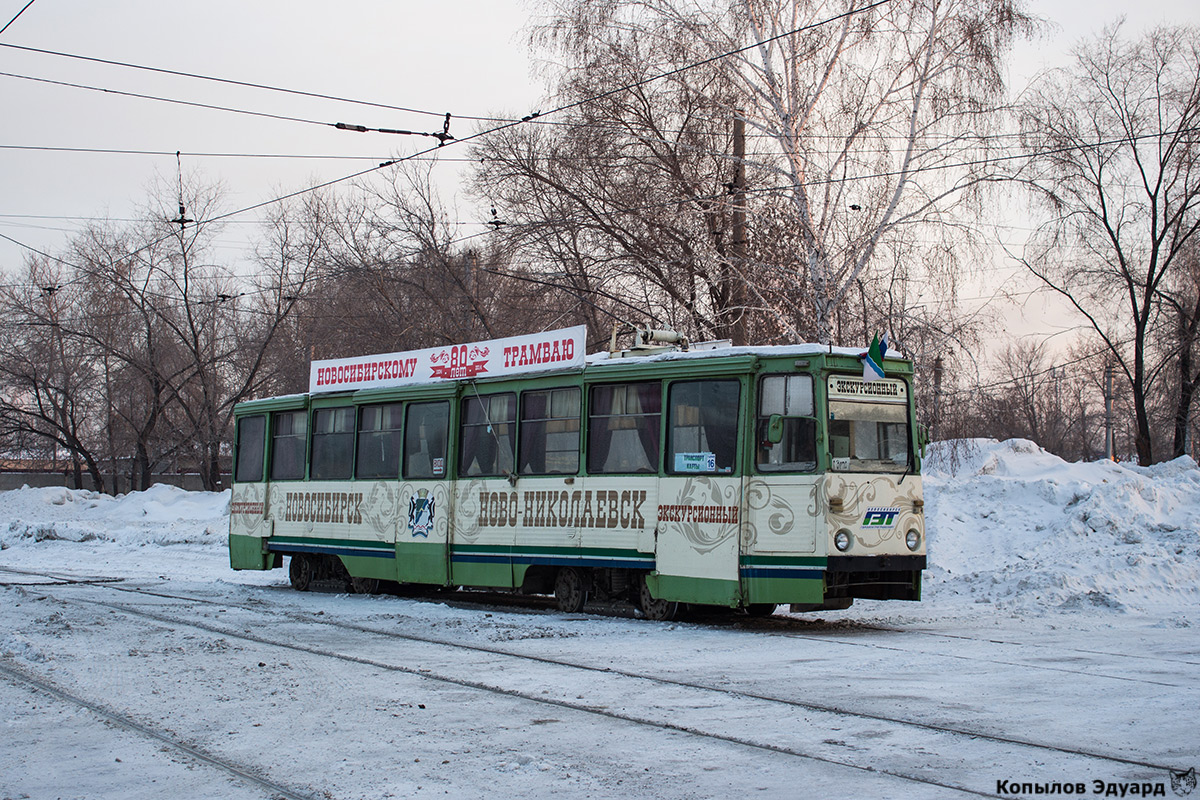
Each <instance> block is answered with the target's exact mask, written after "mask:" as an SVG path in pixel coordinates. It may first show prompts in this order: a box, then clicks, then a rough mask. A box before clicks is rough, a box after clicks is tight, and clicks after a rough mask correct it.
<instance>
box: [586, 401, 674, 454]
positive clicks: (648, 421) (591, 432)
mask: <svg viewBox="0 0 1200 800" xmlns="http://www.w3.org/2000/svg"><path fill="white" fill-rule="evenodd" d="M661 417H662V384H660V383H659V382H657V381H652V382H647V383H622V384H615V385H611V386H593V387H592V390H591V403H590V406H589V413H588V472H592V473H621V472H658V459H659V455H658V454H659V424H660V423H659V421H660V419H661Z"/></svg>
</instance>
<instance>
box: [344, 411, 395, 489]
mask: <svg viewBox="0 0 1200 800" xmlns="http://www.w3.org/2000/svg"><path fill="white" fill-rule="evenodd" d="M403 411H404V407H403V406H402V405H401V404H400V403H388V404H387V405H378V406H363V407H362V408H361V409H359V412H358V455H356V456H355V461H356V463H355V465H354V476H355V477H357V478H396V477H398V476H399V475H400V420H401V419H402V418H403Z"/></svg>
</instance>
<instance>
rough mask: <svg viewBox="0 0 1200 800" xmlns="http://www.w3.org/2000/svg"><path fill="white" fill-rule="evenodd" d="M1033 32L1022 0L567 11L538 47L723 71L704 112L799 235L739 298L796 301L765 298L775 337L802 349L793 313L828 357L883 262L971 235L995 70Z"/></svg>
mask: <svg viewBox="0 0 1200 800" xmlns="http://www.w3.org/2000/svg"><path fill="white" fill-rule="evenodd" d="M1033 24H1034V22H1033V20H1032V19H1031V18H1030V17H1029V16H1027V15H1026V14H1025V13H1024V12H1023V11H1022V10H1021V7H1020V5H1019V3H1018V2H1016V0H890V2H887V1H885V2H876V3H867V2H863V0H828V1H827V2H821V1H820V0H816V1H813V0H636V1H635V0H586V1H585V0H564V1H563V2H560V3H557V4H555V5H553V6H552V7H551V8H550V10H549V16H548V19H547V21H546V23H545V24H544V25H543V26H542V27H541V28H539V34H540V36H539V39H538V40H539V41H540V42H542V43H544V44H550V45H553V46H555V47H557V48H558V51H559V53H560V54H562V55H564V56H565V57H566V59H567V64H568V69H574V70H585V69H587V68H588V67H589V65H591V64H593V63H594V62H595V61H596V60H597V59H598V58H599V57H600V56H601V55H602V54H604V53H605V52H610V51H621V50H623V49H628V48H630V47H634V46H635V45H636V46H640V47H642V48H643V49H651V48H657V49H656V50H655V52H660V53H665V54H669V56H670V59H671V60H672V62H673V65H674V67H675V70H679V71H672V72H671V74H670V80H675V79H676V77H677V76H679V75H682V74H685V73H687V72H689V71H690V70H691V69H693V68H695V69H697V70H699V71H700V72H701V73H703V72H704V71H705V70H708V69H710V67H711V66H712V65H714V64H719V65H720V74H721V85H722V86H723V87H728V91H724V92H722V93H721V94H719V95H717V96H715V97H713V98H712V100H711V101H710V102H711V104H713V105H715V106H716V107H717V108H719V109H720V111H721V113H722V115H724V116H726V117H728V116H733V115H737V116H740V117H741V118H743V119H744V120H745V123H746V125H747V127H748V135H749V136H752V137H754V141H756V143H757V144H758V145H759V147H758V148H748V149H749V150H750V153H751V154H749V155H747V156H746V157H745V161H746V162H747V163H746V166H747V168H748V169H757V170H761V172H762V173H763V174H764V176H765V180H766V184H765V185H761V184H760V185H757V186H755V185H751V186H750V187H749V188H748V190H747V191H748V192H749V193H750V194H751V195H758V196H760V197H762V198H766V197H775V198H779V199H781V200H782V201H784V203H785V205H786V208H787V210H788V217H789V224H790V227H791V228H792V229H793V230H794V231H795V236H794V238H793V239H792V240H791V241H790V242H789V243H788V244H789V247H788V248H787V250H786V252H784V253H780V252H779V248H776V255H775V256H774V257H773V258H771V259H770V261H769V262H768V263H765V264H760V265H756V266H759V267H762V268H761V269H755V270H749V269H745V268H744V267H745V262H742V263H741V264H739V265H738V266H741V267H743V269H742V275H741V277H742V280H743V282H744V283H745V284H746V285H747V294H748V295H749V296H751V297H753V296H754V294H755V289H756V287H757V286H758V285H759V284H760V282H762V281H763V276H764V275H770V276H771V281H774V282H776V283H777V285H779V286H781V287H782V288H783V289H785V290H786V291H785V292H784V296H786V297H787V298H789V299H790V300H791V302H790V303H787V302H781V301H780V298H779V297H778V296H777V297H775V298H767V297H762V298H761V299H762V300H763V301H765V302H763V304H762V305H763V306H764V310H765V311H767V312H768V313H770V314H771V315H773V317H774V320H775V321H776V323H777V324H778V325H779V326H780V328H781V329H782V330H783V331H785V332H786V333H787V334H788V335H789V336H791V337H794V338H799V337H805V338H807V334H809V333H810V332H809V331H804V330H798V329H797V325H796V319H795V315H794V314H793V313H792V308H793V307H794V305H795V304H796V303H797V302H800V303H803V304H804V305H806V306H807V307H808V309H809V311H810V317H809V318H810V319H811V325H812V327H813V330H812V331H811V335H814V336H815V338H816V339H817V340H819V341H821V342H830V341H831V339H832V337H833V335H834V332H835V331H834V328H835V324H836V315H837V311H838V309H839V308H841V307H842V306H843V305H844V304H846V303H847V302H848V300H849V299H850V298H851V297H852V296H853V294H854V292H855V289H856V288H857V287H858V286H859V279H860V278H862V277H863V276H864V274H866V273H867V272H869V271H870V270H871V269H872V268H873V267H874V266H875V265H876V263H877V262H878V261H879V260H880V258H881V257H882V258H883V260H884V261H888V260H889V259H890V258H891V257H893V256H894V255H895V254H896V253H898V252H901V251H903V250H904V248H905V247H906V246H908V245H910V244H911V243H912V242H913V241H915V240H919V239H921V238H927V237H929V235H930V231H931V230H932V231H938V230H943V229H945V228H947V227H950V228H953V229H954V230H955V231H956V233H957V234H958V235H959V236H962V235H964V234H965V233H968V232H969V227H968V225H967V223H968V222H969V220H970V214H969V213H968V212H971V211H973V210H974V209H975V208H976V207H977V206H976V205H975V204H976V203H977V202H978V200H979V198H980V197H981V196H982V190H983V188H984V187H985V186H986V185H987V184H988V183H989V182H990V181H992V180H996V179H997V176H996V175H995V174H994V172H992V171H990V170H989V169H987V163H988V156H989V154H990V152H991V148H992V143H993V141H994V140H993V138H992V136H991V134H992V133H993V132H994V131H995V130H996V129H997V125H998V124H999V121H998V119H997V116H996V107H997V105H998V104H999V103H1000V101H1001V99H1002V91H1003V82H1002V60H1003V57H1004V55H1005V53H1006V52H1007V50H1008V48H1009V46H1010V44H1011V43H1012V41H1013V39H1014V38H1015V37H1016V36H1019V35H1022V34H1023V33H1025V32H1027V31H1029V30H1031V29H1032V27H1033ZM692 65H701V66H699V67H693V66H692ZM681 68H682V69H681ZM694 90H695V91H703V86H697V87H694ZM635 91H641V86H639V87H637V89H636V90H635ZM605 100H607V95H606V96H605ZM751 204H752V206H753V201H751ZM754 215H755V210H754V209H753V207H752V208H751V211H750V212H749V216H750V227H751V230H752V231H754V230H755V217H754ZM753 238H754V233H753V232H752V234H751V239H753ZM889 251H892V252H889ZM942 266H943V268H944V269H945V270H946V272H945V273H943V274H942V275H939V276H925V277H926V278H930V277H938V278H939V280H941V282H942V283H943V285H945V286H951V285H952V282H951V281H949V280H947V278H952V275H953V272H954V270H955V268H956V267H957V262H956V261H955V260H953V259H951V260H950V261H948V262H943V263H942ZM769 282H770V281H768V283H769Z"/></svg>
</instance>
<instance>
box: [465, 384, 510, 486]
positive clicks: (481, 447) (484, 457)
mask: <svg viewBox="0 0 1200 800" xmlns="http://www.w3.org/2000/svg"><path fill="white" fill-rule="evenodd" d="M516 427H517V396H516V395H515V394H512V393H506V394H492V395H472V396H471V397H467V398H465V399H463V401H462V429H461V431H460V434H459V461H458V474H459V475H460V476H463V477H483V476H489V475H509V474H512V471H513V462H514V461H515V458H514V455H515V454H516V443H517V439H516V436H515V433H516Z"/></svg>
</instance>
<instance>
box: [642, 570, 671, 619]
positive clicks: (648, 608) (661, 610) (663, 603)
mask: <svg viewBox="0 0 1200 800" xmlns="http://www.w3.org/2000/svg"><path fill="white" fill-rule="evenodd" d="M637 605H638V610H639V611H641V612H642V616H643V617H645V618H646V619H652V620H655V621H658V622H666V621H668V620H672V619H675V617H676V615H677V614H679V603H677V602H675V601H674V600H657V599H655V598H654V597H652V596H651V595H650V587H649V586H647V585H646V578H645V576H643V577H642V578H641V580H639V581H638V596H637Z"/></svg>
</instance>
